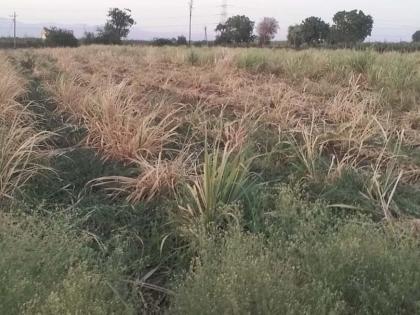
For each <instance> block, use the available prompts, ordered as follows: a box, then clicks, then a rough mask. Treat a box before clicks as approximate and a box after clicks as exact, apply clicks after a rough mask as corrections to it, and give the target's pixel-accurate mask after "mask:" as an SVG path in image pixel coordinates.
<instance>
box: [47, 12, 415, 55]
mask: <svg viewBox="0 0 420 315" xmlns="http://www.w3.org/2000/svg"><path fill="white" fill-rule="evenodd" d="M332 21H333V23H332V25H330V24H328V23H326V22H325V21H323V20H322V19H321V18H319V17H315V16H311V17H308V18H306V19H305V20H303V21H302V22H301V23H300V24H296V25H292V26H289V28H288V35H287V41H288V44H289V46H291V47H294V48H299V47H302V46H308V47H316V46H325V45H330V46H334V45H335V46H337V47H354V46H356V45H358V44H360V43H363V42H364V41H365V39H366V38H367V37H368V36H370V35H371V34H372V30H373V24H374V20H373V17H372V16H371V15H368V14H365V13H364V12H363V11H361V10H352V11H339V12H337V13H336V14H335V15H334V16H333V18H332ZM135 23H136V22H135V21H134V19H133V17H132V15H131V11H130V10H129V9H118V8H111V9H109V11H108V15H107V20H106V23H105V25H104V26H103V27H100V28H98V29H97V31H96V33H94V32H87V33H85V36H84V38H82V43H83V44H114V45H118V44H121V43H122V41H123V39H125V38H127V36H128V34H129V32H130V29H131V27H132V26H133V25H134V24H135ZM254 30H255V31H256V34H255V33H254ZM279 30H280V27H279V23H278V21H277V20H276V19H275V18H273V17H264V18H263V19H262V20H261V21H260V22H259V23H258V24H257V25H256V26H255V21H252V20H251V19H250V18H249V17H247V16H245V15H235V16H232V17H230V18H228V19H227V20H226V22H224V23H219V24H218V25H217V26H216V29H215V31H216V34H217V35H216V39H215V41H214V44H216V45H239V46H240V45H250V44H254V43H258V44H259V45H260V46H266V45H268V44H270V42H271V41H272V40H273V39H274V38H275V36H276V35H277V33H278V31H279ZM412 39H413V42H419V43H420V30H419V31H417V32H416V33H414V34H413V36H412ZM152 43H153V44H154V45H157V46H164V45H186V44H187V40H186V38H185V36H178V38H172V39H166V38H156V39H154V40H153V42H152ZM45 44H46V45H47V46H72V47H73V46H78V45H79V41H78V40H77V39H76V38H75V36H74V35H73V32H72V31H70V30H64V29H59V28H54V27H53V28H45Z"/></svg>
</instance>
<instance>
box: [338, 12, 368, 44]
mask: <svg viewBox="0 0 420 315" xmlns="http://www.w3.org/2000/svg"><path fill="white" fill-rule="evenodd" d="M333 22H334V25H333V26H332V27H331V37H330V41H331V42H332V43H346V44H355V43H357V42H363V41H364V40H365V39H366V37H368V36H370V35H371V34H372V29H373V18H372V16H370V15H366V14H364V13H363V11H358V10H352V11H340V12H337V13H336V14H335V15H334V17H333Z"/></svg>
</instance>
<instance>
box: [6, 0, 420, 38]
mask: <svg viewBox="0 0 420 315" xmlns="http://www.w3.org/2000/svg"><path fill="white" fill-rule="evenodd" d="M188 1H189V0H72V1H60V0H36V1H35V0H1V3H0V17H3V18H4V17H8V16H9V15H10V14H11V13H12V12H13V11H14V10H16V12H17V14H18V20H19V21H20V22H27V23H32V22H37V23H44V24H48V23H61V24H76V23H77V24H87V25H99V24H103V22H104V20H105V15H106V12H107V9H108V8H109V7H119V8H125V7H127V8H130V9H131V10H132V11H133V16H134V18H135V20H136V21H137V26H136V27H137V28H139V29H141V30H143V31H147V32H151V33H157V34H158V33H177V34H186V33H187V30H188V27H187V25H188ZM221 3H222V0H195V1H194V11H193V13H194V15H193V29H194V32H193V33H194V37H195V38H196V39H198V38H200V36H204V31H203V29H204V26H207V27H208V29H209V33H210V36H212V33H213V29H214V28H215V26H216V24H217V23H218V22H219V21H220V13H221ZM351 9H361V10H363V11H364V12H365V13H368V14H371V15H372V16H373V17H374V20H375V25H374V32H373V36H372V40H387V41H399V40H409V39H410V38H411V35H412V34H413V33H414V31H415V30H417V29H420V15H419V13H420V0H257V1H252V0H228V15H229V16H230V15H236V14H245V15H247V16H249V17H251V18H252V19H253V20H255V21H257V22H258V21H259V20H260V19H261V18H262V17H264V16H272V17H275V18H276V19H277V20H278V21H279V23H280V26H281V32H280V34H279V36H278V39H284V38H285V36H286V34H287V27H288V26H289V25H291V24H296V23H299V22H300V21H302V19H304V18H305V17H308V16H311V15H315V16H319V17H321V18H323V19H324V20H326V21H327V22H331V18H332V16H333V15H334V13H335V12H337V11H339V10H351Z"/></svg>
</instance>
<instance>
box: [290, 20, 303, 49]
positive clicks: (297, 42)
mask: <svg viewBox="0 0 420 315" xmlns="http://www.w3.org/2000/svg"><path fill="white" fill-rule="evenodd" d="M287 41H288V43H289V45H291V46H293V47H295V48H299V47H300V46H301V45H302V44H303V42H304V40H303V32H302V25H301V24H296V25H290V26H289V30H288V33H287Z"/></svg>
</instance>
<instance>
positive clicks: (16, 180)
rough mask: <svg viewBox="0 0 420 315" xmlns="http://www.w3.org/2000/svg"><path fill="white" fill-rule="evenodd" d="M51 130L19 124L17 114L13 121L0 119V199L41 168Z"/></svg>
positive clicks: (10, 193)
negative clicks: (41, 130) (8, 122)
mask: <svg viewBox="0 0 420 315" xmlns="http://www.w3.org/2000/svg"><path fill="white" fill-rule="evenodd" d="M49 137H50V133H48V132H36V131H34V130H33V129H32V128H31V127H24V126H22V125H21V124H20V118H19V117H16V118H15V119H14V120H13V121H12V122H11V123H10V125H4V124H1V123H0V199H3V198H8V199H11V198H13V195H14V193H15V192H16V191H17V190H19V189H21V188H22V187H23V186H24V185H25V183H26V182H27V181H28V180H29V179H31V178H32V177H33V176H35V175H36V174H38V173H39V172H40V171H42V170H46V169H48V168H47V167H46V166H44V164H43V162H42V159H43V158H45V153H46V152H47V150H46V146H45V143H46V140H47V139H48V138H49Z"/></svg>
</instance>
